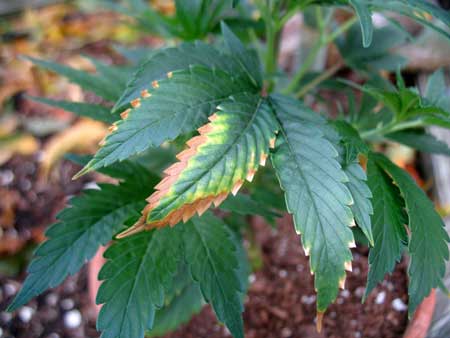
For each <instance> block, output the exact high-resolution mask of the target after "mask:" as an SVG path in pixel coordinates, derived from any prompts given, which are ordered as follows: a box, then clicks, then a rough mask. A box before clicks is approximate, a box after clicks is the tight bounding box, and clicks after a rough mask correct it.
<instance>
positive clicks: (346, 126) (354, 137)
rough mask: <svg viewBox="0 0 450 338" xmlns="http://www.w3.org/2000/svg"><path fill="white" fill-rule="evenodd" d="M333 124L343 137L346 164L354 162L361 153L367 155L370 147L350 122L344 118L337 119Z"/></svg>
mask: <svg viewBox="0 0 450 338" xmlns="http://www.w3.org/2000/svg"><path fill="white" fill-rule="evenodd" d="M333 126H334V127H335V128H336V130H337V131H338V133H339V135H340V137H341V144H342V146H343V148H344V152H343V153H344V164H350V163H352V162H354V161H355V160H356V159H357V158H358V155H360V154H361V155H366V156H367V154H368V152H369V147H368V146H367V144H366V143H365V142H364V141H363V140H362V139H361V136H360V135H359V133H358V131H357V130H356V129H355V128H354V127H353V126H352V125H351V124H350V123H348V122H346V121H343V120H336V121H333Z"/></svg>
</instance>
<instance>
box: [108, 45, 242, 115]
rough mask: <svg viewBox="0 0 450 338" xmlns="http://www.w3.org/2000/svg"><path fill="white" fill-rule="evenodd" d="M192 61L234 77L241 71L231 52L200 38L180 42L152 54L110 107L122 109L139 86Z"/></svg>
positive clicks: (139, 91)
mask: <svg viewBox="0 0 450 338" xmlns="http://www.w3.org/2000/svg"><path fill="white" fill-rule="evenodd" d="M193 65H197V66H204V67H207V68H217V69H221V70H223V71H224V72H226V73H228V74H231V75H233V76H235V77H240V76H241V75H243V70H242V68H241V66H240V65H239V63H238V62H237V60H235V58H234V57H233V56H231V55H227V54H225V53H222V52H220V51H218V50H217V49H215V48H214V47H212V46H210V45H207V44H205V43H203V42H195V43H183V44H181V45H179V46H177V47H171V48H166V49H163V50H160V51H158V52H156V53H154V54H152V55H151V56H150V57H149V58H148V59H147V60H146V61H145V62H144V63H143V64H142V65H141V66H140V67H139V68H138V70H137V71H136V73H135V74H134V75H133V77H132V79H131V81H130V82H129V83H128V85H127V88H126V90H125V92H124V93H123V94H122V96H121V97H120V99H119V100H118V101H117V103H116V104H115V106H114V108H113V111H120V110H123V109H124V108H125V107H126V106H127V105H129V103H130V102H131V101H132V100H134V99H136V98H137V97H139V96H140V95H141V92H142V91H143V90H146V89H149V84H150V83H152V82H153V81H158V80H161V79H164V78H165V77H166V76H167V73H168V72H173V71H175V70H183V69H188V68H189V66H193Z"/></svg>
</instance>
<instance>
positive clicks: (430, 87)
mask: <svg viewBox="0 0 450 338" xmlns="http://www.w3.org/2000/svg"><path fill="white" fill-rule="evenodd" d="M425 98H426V99H427V100H428V101H429V102H430V103H431V104H433V105H435V106H437V107H439V108H442V109H443V110H445V111H448V110H449V109H450V108H449V107H450V96H449V95H448V92H447V85H446V83H445V77H444V71H443V70H442V69H439V70H437V71H436V72H434V73H433V74H432V75H431V76H430V77H429V79H428V83H427V87H426V90H425Z"/></svg>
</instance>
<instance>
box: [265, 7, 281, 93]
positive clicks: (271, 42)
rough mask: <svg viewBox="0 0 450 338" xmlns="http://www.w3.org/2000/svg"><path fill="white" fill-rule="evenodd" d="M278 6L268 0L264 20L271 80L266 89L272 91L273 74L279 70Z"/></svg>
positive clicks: (266, 65) (268, 68) (266, 63)
mask: <svg viewBox="0 0 450 338" xmlns="http://www.w3.org/2000/svg"><path fill="white" fill-rule="evenodd" d="M278 12H279V8H278V6H275V7H274V6H273V3H272V1H271V0H267V1H266V6H265V8H264V14H263V15H264V21H265V25H266V39H267V45H266V54H265V71H266V75H267V76H268V77H269V80H268V81H267V84H266V90H267V91H268V92H270V91H271V90H272V89H273V87H274V80H273V79H272V77H273V75H274V74H275V72H276V70H277V62H278V52H279V44H280V29H281V28H282V26H280V25H279V17H278V14H279V13H278Z"/></svg>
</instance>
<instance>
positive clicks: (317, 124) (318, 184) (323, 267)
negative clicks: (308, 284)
mask: <svg viewBox="0 0 450 338" xmlns="http://www.w3.org/2000/svg"><path fill="white" fill-rule="evenodd" d="M271 103H272V106H273V109H274V110H275V112H276V115H277V116H278V119H279V121H280V124H281V129H280V133H279V136H278V139H277V143H276V148H275V152H274V154H273V156H272V161H273V165H274V167H275V170H276V173H277V176H278V178H279V180H280V184H281V186H282V188H283V189H284V190H285V193H286V202H287V206H288V211H289V212H290V213H292V214H293V216H294V223H295V228H296V231H297V232H298V233H299V234H301V235H302V243H303V247H304V249H305V252H306V253H307V254H308V255H310V263H311V272H313V273H314V274H315V287H316V290H317V293H318V295H317V309H318V311H319V312H324V311H325V309H326V308H327V306H328V305H329V304H331V303H332V302H333V301H334V299H335V298H336V296H337V293H338V288H339V285H341V286H343V283H344V281H345V270H346V269H350V267H351V260H352V255H351V252H350V249H349V247H354V245H355V244H354V240H353V235H352V231H351V229H350V228H349V226H350V224H351V223H352V219H353V217H352V212H351V210H350V207H349V205H351V204H352V197H351V194H350V191H349V190H348V188H347V187H346V186H345V183H344V182H346V181H348V178H347V176H346V175H345V173H344V172H343V170H342V168H341V166H340V165H339V162H338V161H337V156H338V152H337V150H336V148H335V147H334V146H333V144H331V143H330V142H329V141H328V140H327V139H326V138H325V137H324V130H325V129H327V128H331V127H327V125H326V120H325V119H324V118H322V117H320V116H318V115H317V114H316V113H314V112H313V111H311V110H309V109H308V108H306V107H304V106H302V105H301V104H300V103H299V102H298V101H296V100H293V99H290V98H287V97H284V96H279V95H273V96H271ZM331 129H332V128H331ZM325 132H326V131H325Z"/></svg>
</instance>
